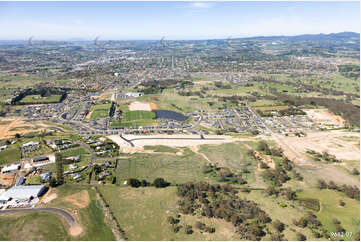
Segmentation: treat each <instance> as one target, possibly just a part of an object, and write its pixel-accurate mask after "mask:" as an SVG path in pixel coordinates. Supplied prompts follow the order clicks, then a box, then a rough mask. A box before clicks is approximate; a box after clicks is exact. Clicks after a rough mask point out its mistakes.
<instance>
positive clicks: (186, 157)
mask: <svg viewBox="0 0 361 242" xmlns="http://www.w3.org/2000/svg"><path fill="white" fill-rule="evenodd" d="M184 150H185V152H184V154H183V155H181V156H179V155H175V154H174V155H172V154H140V153H138V154H134V155H132V156H131V157H130V158H129V159H121V160H120V161H119V162H118V169H117V173H118V176H117V177H118V182H122V181H124V180H125V179H128V178H130V177H132V178H138V179H146V180H147V181H151V182H152V181H153V180H154V179H155V178H157V177H163V178H164V179H166V180H167V181H169V182H172V183H183V182H186V181H200V180H203V179H204V177H205V176H204V174H203V173H202V166H203V164H205V163H206V160H205V159H204V158H203V157H201V156H200V155H197V154H195V153H193V152H192V151H190V150H189V149H184Z"/></svg>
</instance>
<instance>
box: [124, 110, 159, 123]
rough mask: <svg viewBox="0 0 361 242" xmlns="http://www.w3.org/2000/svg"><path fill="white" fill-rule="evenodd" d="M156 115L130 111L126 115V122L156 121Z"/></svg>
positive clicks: (147, 112)
mask: <svg viewBox="0 0 361 242" xmlns="http://www.w3.org/2000/svg"><path fill="white" fill-rule="evenodd" d="M154 118H155V113H154V112H149V111H128V112H126V113H125V114H124V118H123V120H124V121H133V120H145V119H154Z"/></svg>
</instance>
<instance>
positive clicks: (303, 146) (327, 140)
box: [283, 130, 360, 160]
mask: <svg viewBox="0 0 361 242" xmlns="http://www.w3.org/2000/svg"><path fill="white" fill-rule="evenodd" d="M283 140H284V142H285V143H287V144H288V145H289V146H290V147H291V148H292V149H294V150H295V151H297V152H299V153H305V152H306V151H307V150H314V151H317V152H321V153H322V152H323V151H327V152H329V153H330V154H333V155H335V156H336V157H337V158H338V159H342V160H359V159H360V148H359V146H358V145H359V142H360V134H359V133H355V132H346V131H340V130H333V131H325V132H312V133H311V132H310V133H308V134H307V136H305V137H283Z"/></svg>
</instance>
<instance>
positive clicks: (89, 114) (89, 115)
mask: <svg viewBox="0 0 361 242" xmlns="http://www.w3.org/2000/svg"><path fill="white" fill-rule="evenodd" d="M92 113H93V111H90V112H89V113H88V114H87V115H86V117H85V118H86V119H90V117H91V116H92Z"/></svg>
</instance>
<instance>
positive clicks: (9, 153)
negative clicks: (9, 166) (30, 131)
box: [0, 145, 21, 165]
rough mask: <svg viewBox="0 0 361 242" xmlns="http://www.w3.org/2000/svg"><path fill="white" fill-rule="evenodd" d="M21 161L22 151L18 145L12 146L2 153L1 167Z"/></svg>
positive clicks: (0, 153)
mask: <svg viewBox="0 0 361 242" xmlns="http://www.w3.org/2000/svg"><path fill="white" fill-rule="evenodd" d="M20 159H21V155H20V149H19V148H18V146H17V145H10V146H9V147H8V148H7V149H5V150H2V151H0V165H3V164H6V163H10V162H13V161H17V160H20Z"/></svg>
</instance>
